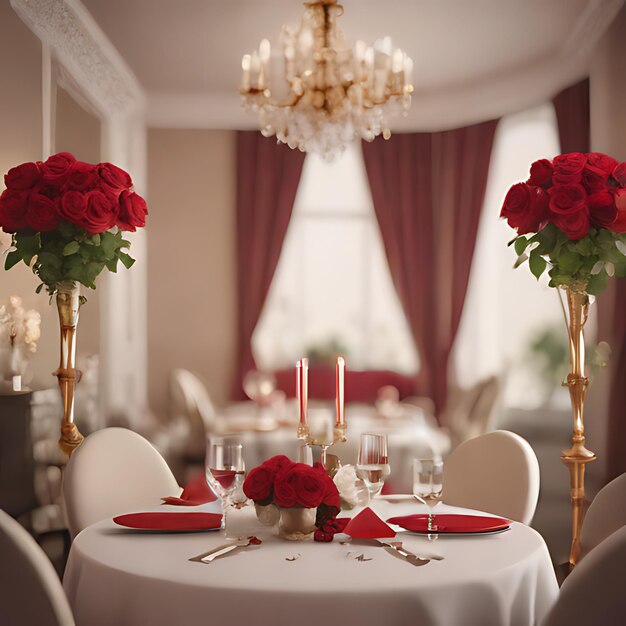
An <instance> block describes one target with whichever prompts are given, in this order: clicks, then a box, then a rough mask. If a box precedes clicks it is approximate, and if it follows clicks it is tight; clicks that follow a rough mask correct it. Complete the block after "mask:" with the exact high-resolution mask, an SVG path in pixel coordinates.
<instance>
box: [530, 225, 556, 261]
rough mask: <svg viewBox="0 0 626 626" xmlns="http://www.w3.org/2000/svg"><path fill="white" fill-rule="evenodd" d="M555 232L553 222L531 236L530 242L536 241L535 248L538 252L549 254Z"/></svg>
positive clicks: (554, 239) (554, 241)
mask: <svg viewBox="0 0 626 626" xmlns="http://www.w3.org/2000/svg"><path fill="white" fill-rule="evenodd" d="M556 239H557V233H556V227H555V226H554V225H553V224H548V225H547V226H546V227H545V228H543V229H542V230H540V231H539V232H538V233H537V234H536V235H534V236H533V237H532V238H531V240H530V241H531V242H537V243H538V244H539V245H538V246H537V248H536V250H537V252H538V253H539V254H550V253H551V252H552V250H554V246H555V245H556Z"/></svg>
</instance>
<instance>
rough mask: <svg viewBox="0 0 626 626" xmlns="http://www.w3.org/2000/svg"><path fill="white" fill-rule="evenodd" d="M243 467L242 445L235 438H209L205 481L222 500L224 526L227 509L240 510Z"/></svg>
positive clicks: (242, 498)
mask: <svg viewBox="0 0 626 626" xmlns="http://www.w3.org/2000/svg"><path fill="white" fill-rule="evenodd" d="M244 475H245V465H244V461H243V445H242V443H241V442H240V441H239V440H238V439H236V438H228V437H211V438H209V439H208V440H207V454H206V479H207V482H208V483H209V485H211V487H212V488H213V489H214V490H215V492H216V493H218V494H219V496H220V497H221V498H222V505H223V507H224V524H226V517H227V511H228V509H229V508H232V507H235V508H240V507H241V506H242V505H243V504H244V503H245V501H246V498H245V496H244V495H243V480H244Z"/></svg>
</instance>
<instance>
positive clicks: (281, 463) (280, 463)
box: [262, 454, 295, 474]
mask: <svg viewBox="0 0 626 626" xmlns="http://www.w3.org/2000/svg"><path fill="white" fill-rule="evenodd" d="M262 465H263V466H264V467H269V468H270V469H271V470H272V471H273V472H274V474H277V473H278V472H280V471H281V470H283V469H285V468H290V467H292V466H294V465H295V463H294V462H293V461H292V460H291V459H290V458H289V457H288V456H285V455H284V454H278V455H276V456H273V457H271V458H269V459H267V461H264V462H263V464H262Z"/></svg>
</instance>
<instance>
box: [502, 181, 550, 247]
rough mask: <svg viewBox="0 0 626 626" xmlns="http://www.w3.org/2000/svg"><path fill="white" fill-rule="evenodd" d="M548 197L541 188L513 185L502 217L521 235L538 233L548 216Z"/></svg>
mask: <svg viewBox="0 0 626 626" xmlns="http://www.w3.org/2000/svg"><path fill="white" fill-rule="evenodd" d="M547 203H548V200H547V196H546V192H545V191H544V190H543V189H541V188H540V187H531V186H530V185H528V184H526V183H517V184H516V185H513V186H512V187H511V188H510V189H509V191H508V193H507V194H506V198H505V199H504V204H503V205H502V211H501V212H500V217H504V218H506V219H507V221H508V223H509V226H511V228H517V232H518V234H520V235H524V234H526V233H532V232H537V231H538V230H540V228H541V224H542V223H543V222H544V221H545V220H546V216H547Z"/></svg>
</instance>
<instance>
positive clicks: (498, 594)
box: [63, 496, 558, 626]
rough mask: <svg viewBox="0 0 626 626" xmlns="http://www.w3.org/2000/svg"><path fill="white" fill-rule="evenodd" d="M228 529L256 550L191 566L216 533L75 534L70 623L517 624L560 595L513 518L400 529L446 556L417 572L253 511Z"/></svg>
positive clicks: (404, 506) (106, 526)
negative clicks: (450, 530) (461, 527)
mask: <svg viewBox="0 0 626 626" xmlns="http://www.w3.org/2000/svg"><path fill="white" fill-rule="evenodd" d="M214 504H215V503H214ZM370 506H371V508H373V509H374V511H375V512H376V513H377V514H378V515H379V516H380V517H381V518H382V519H387V518H389V517H392V516H398V515H406V514H411V513H420V512H421V513H423V512H424V507H423V506H422V505H420V504H418V503H417V502H416V500H415V499H413V498H412V497H409V496H383V497H377V498H376V499H374V500H373V501H372V503H370ZM155 510H157V507H155ZM185 510H189V507H185ZM359 510H360V509H354V510H352V511H350V512H348V513H347V514H348V515H354V514H356V513H358V512H359ZM435 512H436V513H437V512H439V513H444V512H445V513H451V512H452V513H454V512H465V513H467V512H468V511H467V510H466V509H457V508H455V507H450V506H446V505H445V504H442V505H440V506H439V507H438V508H437V509H436V510H435ZM342 515H343V513H342ZM227 522H228V526H229V528H230V529H231V532H234V534H236V535H237V534H238V535H242V536H248V535H255V536H257V537H258V538H260V539H261V540H262V544H260V545H251V546H249V547H244V548H238V549H236V550H234V551H233V552H231V553H229V554H227V555H224V556H221V557H220V558H217V559H215V560H214V561H212V562H211V563H202V562H194V561H190V560H189V559H190V558H191V557H194V556H196V555H198V554H199V553H203V552H206V551H208V550H211V549H212V548H214V547H217V546H219V545H221V544H224V543H227V542H228V540H227V539H226V538H225V536H224V531H222V530H220V531H212V532H197V533H170V534H168V533H158V532H140V531H133V530H127V529H124V528H121V527H119V526H117V525H116V524H115V523H114V522H113V521H112V520H110V519H106V520H103V521H101V522H98V523H96V524H94V525H93V526H90V527H88V528H86V529H85V530H83V531H82V532H81V533H80V534H79V535H78V536H77V537H76V539H75V540H74V543H73V545H72V549H71V552H70V556H69V561H68V564H67V568H66V571H65V576H64V581H63V584H64V587H65V591H66V593H67V596H68V598H69V602H70V605H71V607H72V610H73V612H74V616H75V620H76V623H77V624H78V626H100V625H102V626H104V625H105V624H106V625H112V624H115V625H116V626H131V625H139V624H142V625H143V624H146V625H147V624H149V625H150V626H166V625H167V626H171V625H172V624H176V625H177V626H183V625H196V624H197V625H202V626H211V625H213V624H215V625H229V626H231V625H232V626H238V625H242V626H243V625H246V626H247V625H252V624H254V626H287V625H289V626H293V625H296V624H297V625H298V626H309V625H310V626H320V624H321V625H327V626H333V625H335V624H341V625H342V626H345V625H346V624H353V625H354V626H409V625H411V626H414V625H422V624H423V625H430V624H437V625H441V626H455V625H459V626H461V625H462V626H472V625H476V626H489V625H494V626H496V625H497V626H507V625H511V626H513V625H520V626H521V625H531V624H539V623H540V622H541V620H542V618H543V617H544V616H545V615H546V613H547V611H548V610H549V609H550V607H551V606H552V604H553V603H554V601H555V599H556V597H557V593H558V586H557V582H556V577H555V574H554V570H553V567H552V564H551V561H550V556H549V554H548V550H547V547H546V544H545V543H544V541H543V539H542V538H541V536H540V535H539V534H538V533H537V532H536V531H534V530H533V529H532V528H530V527H528V526H525V525H523V524H520V523H517V522H513V523H512V524H511V526H510V529H509V530H506V531H504V532H500V533H497V534H491V535H480V536H476V535H473V536H469V535H468V536H444V535H443V534H440V535H439V536H438V537H437V538H436V540H433V539H431V540H429V539H428V538H427V537H424V536H419V535H415V534H411V533H408V532H401V533H398V535H397V537H396V540H401V541H402V542H403V544H404V546H405V547H406V548H407V549H409V550H411V551H413V552H414V553H416V554H418V555H421V556H425V557H428V556H438V557H443V560H434V559H433V560H430V561H429V562H428V563H427V564H426V565H423V566H420V567H416V566H414V565H412V564H411V563H409V562H407V561H405V560H402V559H400V558H397V555H394V554H390V553H389V552H388V551H387V550H385V549H383V548H382V547H380V546H378V545H377V544H376V542H375V541H374V540H358V541H357V540H352V541H341V540H340V538H341V537H343V538H344V539H346V538H347V537H346V536H345V535H337V536H335V538H334V540H333V541H332V542H330V543H321V542H319V543H318V542H314V541H300V542H291V541H285V540H282V539H279V538H278V537H277V535H276V530H275V529H273V528H267V527H264V526H261V525H260V524H259V523H258V522H257V521H256V518H255V516H254V507H246V508H244V509H242V510H240V511H235V512H233V513H229V517H228V520H227Z"/></svg>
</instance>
